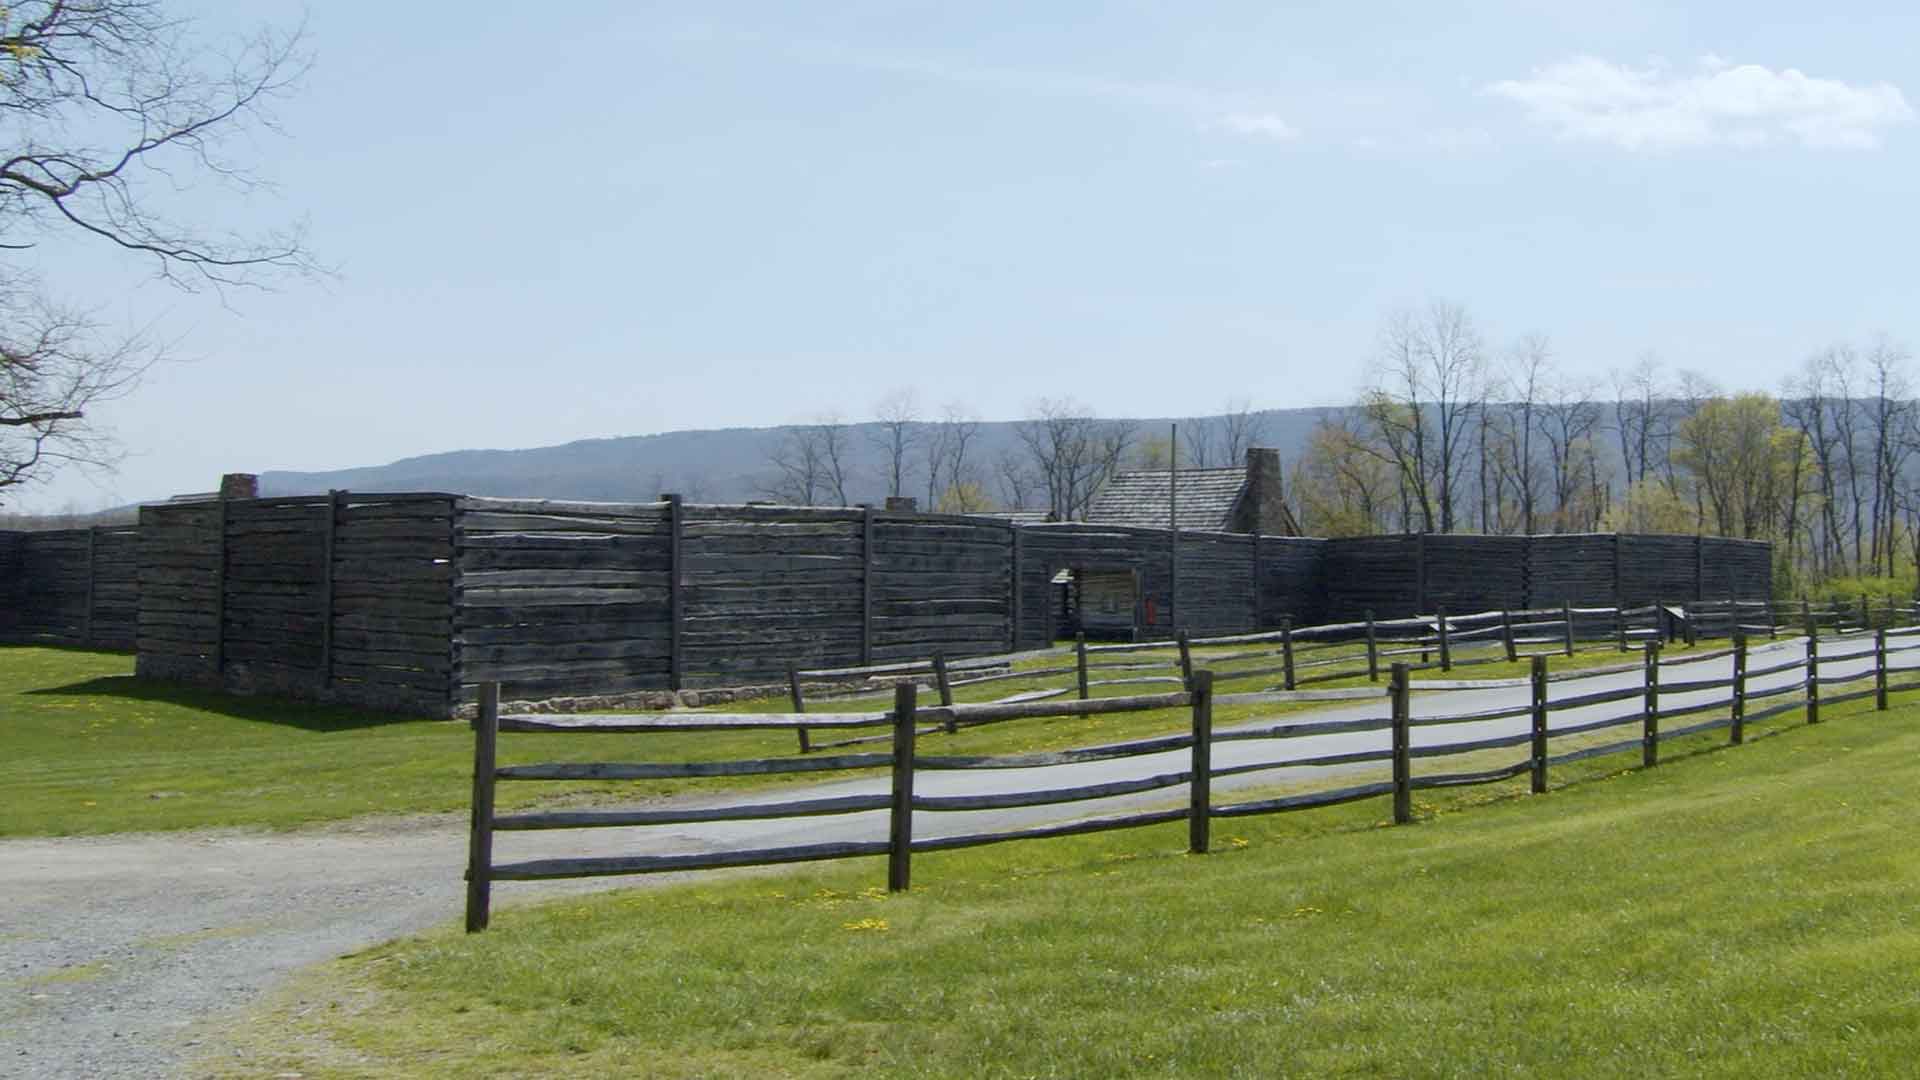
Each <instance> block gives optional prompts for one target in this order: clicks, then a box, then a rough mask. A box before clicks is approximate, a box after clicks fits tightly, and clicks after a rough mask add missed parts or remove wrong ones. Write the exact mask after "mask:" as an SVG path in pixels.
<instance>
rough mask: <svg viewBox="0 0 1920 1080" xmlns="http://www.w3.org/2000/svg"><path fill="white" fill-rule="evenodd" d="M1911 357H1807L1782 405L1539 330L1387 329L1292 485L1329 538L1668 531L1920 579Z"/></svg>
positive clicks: (1798, 561)
mask: <svg viewBox="0 0 1920 1080" xmlns="http://www.w3.org/2000/svg"><path fill="white" fill-rule="evenodd" d="M1910 362H1911V354H1910V352H1909V351H1908V349H1907V348H1906V347H1905V346H1904V345H1903V344H1901V343H1899V342H1896V341H1894V340H1892V339H1890V338H1887V337H1885V336H1881V337H1876V338H1874V339H1872V340H1870V341H1868V342H1866V343H1865V344H1863V345H1855V344H1848V343H1842V344H1836V345H1833V346H1831V347H1829V348H1826V349H1823V350H1821V351H1820V352H1818V353H1817V354H1816V355H1814V356H1811V357H1809V358H1807V360H1806V361H1805V362H1804V364H1803V365H1802V366H1801V367H1800V368H1799V370H1798V371H1797V372H1796V374H1795V375H1794V376H1793V377H1792V378H1790V379H1788V380H1787V381H1786V383H1785V384H1784V385H1783V386H1782V387H1781V388H1780V393H1779V394H1778V395H1775V394H1768V393H1763V392H1754V391H1733V392H1729V391H1726V390H1723V389H1722V388H1720V387H1718V386H1716V385H1715V384H1714V383H1713V382H1712V381H1711V380H1709V379H1707V378H1706V377H1705V376H1702V375H1700V374H1699V373H1697V372H1692V371H1685V370H1682V371H1678V372H1674V373H1669V372H1668V370H1667V369H1666V368H1665V367H1664V366H1663V365H1662V364H1661V363H1660V361H1659V360H1658V359H1657V358H1656V357H1654V356H1652V355H1643V356H1642V357H1640V358H1639V359H1638V360H1637V361H1635V362H1634V363H1633V364H1631V365H1628V366H1626V367H1624V368H1621V369H1617V370H1615V371H1612V372H1610V373H1608V375H1607V376H1605V377H1604V378H1602V377H1595V376H1591V375H1582V374H1580V373H1576V372H1570V371H1567V370H1565V369H1564V368H1563V367H1562V366H1561V365H1560V364H1559V362H1558V360H1557V358H1556V357H1555V354H1554V350H1553V345H1552V342H1551V341H1550V340H1549V339H1548V338H1547V337H1546V336H1544V335H1540V334H1530V335H1527V336H1524V337H1522V338H1520V339H1519V340H1517V341H1515V342H1513V343H1512V344H1510V345H1508V346H1506V347H1504V348H1499V349H1495V348H1491V347H1489V346H1488V344H1487V343H1486V340H1485V338H1484V336H1483V335H1482V333H1481V332H1480V330H1479V328H1478V327H1477V325H1476V323H1475V321H1474V319H1473V318H1472V316H1471V314H1470V313H1469V312H1468V311H1467V310H1466V309H1465V308H1464V307H1462V306H1460V305H1458V304H1453V303H1448V302H1444V301H1441V302H1435V303H1431V304H1429V305H1427V306H1426V307H1425V308H1422V309H1417V310H1404V311H1398V312H1395V313H1393V314H1391V315H1390V316H1389V317H1388V318H1387V319H1386V320H1385V321H1384V323H1383V325H1382V329H1381V334H1380V341H1379V345H1378V348H1377V351H1376V354H1375V356H1374V357H1373V361H1372V363H1371V365H1370V366H1369V369H1368V375H1367V379H1366V383H1365V386H1364V388H1363V390H1362V391H1361V393H1360V395H1359V398H1358V400H1357V401H1356V402H1355V403H1354V404H1352V405H1351V406H1348V407H1344V408H1336V409H1330V410H1328V411H1327V412H1326V414H1325V415H1324V416H1323V417H1322V418H1321V419H1320V421H1319V422H1318V424H1317V425H1316V426H1315V428H1314V430H1313V433H1312V435H1311V437H1310V438H1309V440H1308V443H1307V446H1306V448H1305V450H1304V452H1303V453H1302V454H1300V455H1299V457H1298V459H1297V460H1296V461H1295V462H1294V464H1293V467H1292V469H1291V471H1290V477H1291V491H1290V497H1291V498H1292V499H1293V500H1294V502H1295V504H1296V505H1295V507H1294V509H1295V512H1296V514H1297V515H1298V517H1299V520H1300V521H1301V522H1302V526H1303V527H1304V528H1305V529H1306V530H1307V531H1308V532H1310V533H1313V534H1315V535H1329V536H1351V535H1367V534H1374V533H1393V532H1478V533H1538V532H1589V531H1614V530H1618V531H1624V532H1664V533H1693V534H1705V535H1715V536H1730V537H1744V538H1751V539H1764V540H1771V541H1774V542H1775V543H1776V545H1777V547H1778V550H1779V556H1780V558H1779V562H1780V569H1781V570H1782V571H1783V572H1785V573H1787V574H1788V575H1790V576H1804V577H1806V578H1811V579H1827V578H1832V577H1839V576H1849V575H1879V576H1893V575H1895V574H1896V573H1898V572H1900V571H1901V570H1903V569H1904V568H1905V567H1906V566H1907V565H1909V564H1920V550H1916V547H1915V543H1914V538H1915V535H1916V533H1920V474H1917V473H1916V470H1914V469H1910V468H1909V466H1910V465H1911V464H1912V463H1913V461H1914V458H1915V450H1916V448H1920V413H1917V411H1916V405H1915V402H1914V400H1913V388H1912V384H1911V381H1910V378H1909V375H1908V367H1909V365H1910Z"/></svg>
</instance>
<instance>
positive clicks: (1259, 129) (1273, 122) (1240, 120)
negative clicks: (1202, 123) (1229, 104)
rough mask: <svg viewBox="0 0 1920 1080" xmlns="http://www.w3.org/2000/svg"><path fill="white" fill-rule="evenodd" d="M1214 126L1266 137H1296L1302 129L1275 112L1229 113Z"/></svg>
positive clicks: (1240, 133) (1237, 132)
mask: <svg viewBox="0 0 1920 1080" xmlns="http://www.w3.org/2000/svg"><path fill="white" fill-rule="evenodd" d="M1214 126H1215V127H1218V128H1221V129H1223V130H1226V131H1231V132H1233V133H1234V134H1236V135H1257V136H1260V137H1261V138H1266V139H1294V138H1298V137H1299V135H1300V129H1299V128H1296V127H1294V126H1293V125H1292V124H1289V123H1287V122H1286V121H1285V120H1283V119H1281V118H1280V117H1279V116H1276V115H1275V114H1273V113H1264V112H1263V113H1246V112H1236V113H1228V114H1226V115H1225V116H1222V117H1220V118H1219V119H1218V120H1216V121H1215V122H1214Z"/></svg>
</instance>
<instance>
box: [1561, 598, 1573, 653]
mask: <svg viewBox="0 0 1920 1080" xmlns="http://www.w3.org/2000/svg"><path fill="white" fill-rule="evenodd" d="M1560 618H1561V619H1562V620H1564V622H1565V624H1566V635H1567V655H1568V656H1572V655H1573V602H1572V601H1568V602H1567V603H1565V604H1562V605H1561V606H1560Z"/></svg>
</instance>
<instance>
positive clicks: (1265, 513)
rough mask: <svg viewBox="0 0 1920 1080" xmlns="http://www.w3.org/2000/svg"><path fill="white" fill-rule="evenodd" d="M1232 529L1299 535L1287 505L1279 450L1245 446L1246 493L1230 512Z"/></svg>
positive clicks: (1278, 534)
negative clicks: (1232, 517) (1234, 509)
mask: <svg viewBox="0 0 1920 1080" xmlns="http://www.w3.org/2000/svg"><path fill="white" fill-rule="evenodd" d="M1233 531H1234V532H1258V533H1260V535H1262V536H1298V535H1300V527H1299V526H1298V525H1296V524H1295V523H1294V520H1293V513H1292V512H1291V511H1289V510H1288V509H1287V488H1286V483H1285V481H1284V479H1283V477H1282V474H1281V471H1280V451H1278V450H1275V449H1273V448H1272V447H1267V446H1253V447H1249V448H1248V449H1247V493H1246V497H1245V498H1243V499H1242V500H1241V501H1240V508H1239V510H1238V511H1237V512H1236V513H1235V514H1234V521H1233Z"/></svg>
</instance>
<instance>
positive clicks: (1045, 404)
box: [1014, 398, 1133, 521]
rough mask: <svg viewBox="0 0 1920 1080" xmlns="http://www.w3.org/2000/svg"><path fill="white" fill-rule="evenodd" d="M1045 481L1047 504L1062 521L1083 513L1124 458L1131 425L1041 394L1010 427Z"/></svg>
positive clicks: (1076, 403) (1070, 401)
mask: <svg viewBox="0 0 1920 1080" xmlns="http://www.w3.org/2000/svg"><path fill="white" fill-rule="evenodd" d="M1014 434H1015V435H1016V436H1017V437H1018V438H1019V440H1020V444H1021V446H1022V447H1023V448H1024V449H1025V450H1026V452H1027V458H1028V460H1029V462H1030V463H1031V464H1032V466H1033V471H1034V472H1035V473H1037V474H1038V475H1039V476H1040V478H1041V479H1042V481H1043V482H1044V483H1045V485H1046V491H1047V505H1048V508H1049V509H1051V510H1052V511H1053V512H1054V514H1056V515H1057V516H1058V517H1059V518H1060V519H1061V520H1063V521H1071V520H1075V519H1078V518H1079V517H1081V516H1082V515H1084V514H1085V512H1086V509H1087V504H1088V503H1089V502H1091V501H1092V499H1093V494H1094V492H1095V491H1098V490H1099V488H1100V485H1101V484H1102V483H1104V482H1105V481H1106V479H1107V478H1108V477H1109V476H1112V475H1113V474H1114V472H1116V471H1117V470H1118V469H1119V468H1120V465H1121V463H1122V462H1124V461H1125V460H1126V455H1127V449H1128V447H1129V446H1131V445H1132V442H1133V428H1132V425H1131V424H1127V423H1125V422H1122V421H1113V420H1100V419H1098V418H1096V417H1095V416H1094V415H1093V414H1092V411H1091V410H1089V409H1088V408H1087V407H1086V406H1085V405H1082V404H1080V403H1079V402H1077V401H1075V400H1073V399H1072V398H1046V399H1042V400H1040V401H1038V402H1036V403H1035V404H1034V406H1033V409H1032V410H1031V414H1030V415H1029V417H1028V418H1027V419H1026V420H1022V421H1021V422H1020V423H1019V424H1017V425H1016V426H1015V428H1014Z"/></svg>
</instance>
